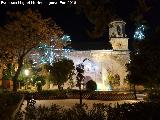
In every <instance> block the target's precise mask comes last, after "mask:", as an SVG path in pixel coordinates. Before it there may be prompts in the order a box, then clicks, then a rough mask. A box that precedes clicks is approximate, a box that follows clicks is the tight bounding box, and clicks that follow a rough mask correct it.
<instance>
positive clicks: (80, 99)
mask: <svg viewBox="0 0 160 120" xmlns="http://www.w3.org/2000/svg"><path fill="white" fill-rule="evenodd" d="M79 92H80V94H79V95H80V96H79V97H80V98H79V102H80V105H82V89H81V84H80V89H79Z"/></svg>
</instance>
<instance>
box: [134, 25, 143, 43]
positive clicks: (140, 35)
mask: <svg viewBox="0 0 160 120" xmlns="http://www.w3.org/2000/svg"><path fill="white" fill-rule="evenodd" d="M144 30H145V27H144V25H141V26H139V27H138V28H137V29H136V31H135V33H134V39H136V40H143V39H144V38H145V34H144Z"/></svg>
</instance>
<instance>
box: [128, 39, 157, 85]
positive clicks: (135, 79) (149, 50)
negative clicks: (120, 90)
mask: <svg viewBox="0 0 160 120" xmlns="http://www.w3.org/2000/svg"><path fill="white" fill-rule="evenodd" d="M159 46H160V42H159V41H158V39H155V38H154V37H151V38H150V40H144V41H138V42H136V44H135V50H134V51H133V52H131V54H130V63H128V64H127V70H128V75H127V77H128V80H129V82H130V83H133V84H138V85H144V86H146V87H149V88H153V87H154V88H156V87H158V86H159V85H160V66H159V65H160V53H159V51H160V47H159Z"/></svg>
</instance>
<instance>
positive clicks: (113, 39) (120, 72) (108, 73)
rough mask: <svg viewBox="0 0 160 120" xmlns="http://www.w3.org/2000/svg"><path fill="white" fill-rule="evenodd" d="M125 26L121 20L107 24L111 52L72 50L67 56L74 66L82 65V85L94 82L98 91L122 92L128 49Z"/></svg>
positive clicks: (124, 86) (124, 83)
mask: <svg viewBox="0 0 160 120" xmlns="http://www.w3.org/2000/svg"><path fill="white" fill-rule="evenodd" d="M125 24H126V23H125V22H124V21H122V20H117V21H112V22H111V23H110V24H109V40H110V43H111V45H112V49H111V50H85V51H76V50H74V51H71V52H70V53H69V54H68V58H69V59H71V60H73V62H74V64H75V65H78V64H81V63H82V64H83V65H84V70H85V72H84V76H85V79H84V83H87V82H88V81H89V80H93V81H95V82H96V83H97V90H98V91H111V90H122V89H125V88H126V86H127V85H126V84H127V83H126V82H125V77H126V75H127V72H126V67H125V64H126V63H128V62H129V49H128V38H127V35H126V34H125Z"/></svg>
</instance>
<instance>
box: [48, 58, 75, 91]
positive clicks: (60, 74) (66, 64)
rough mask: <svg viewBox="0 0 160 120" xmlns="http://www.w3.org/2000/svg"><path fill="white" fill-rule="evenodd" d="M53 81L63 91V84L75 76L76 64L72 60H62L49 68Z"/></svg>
mask: <svg viewBox="0 0 160 120" xmlns="http://www.w3.org/2000/svg"><path fill="white" fill-rule="evenodd" d="M49 70H50V76H51V81H52V82H53V83H54V84H55V85H58V89H59V90H63V86H62V85H63V84H64V83H65V82H67V81H68V79H70V77H71V75H73V70H74V63H73V61H72V60H67V59H62V60H60V61H58V62H55V63H53V64H52V65H50V66H49Z"/></svg>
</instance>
